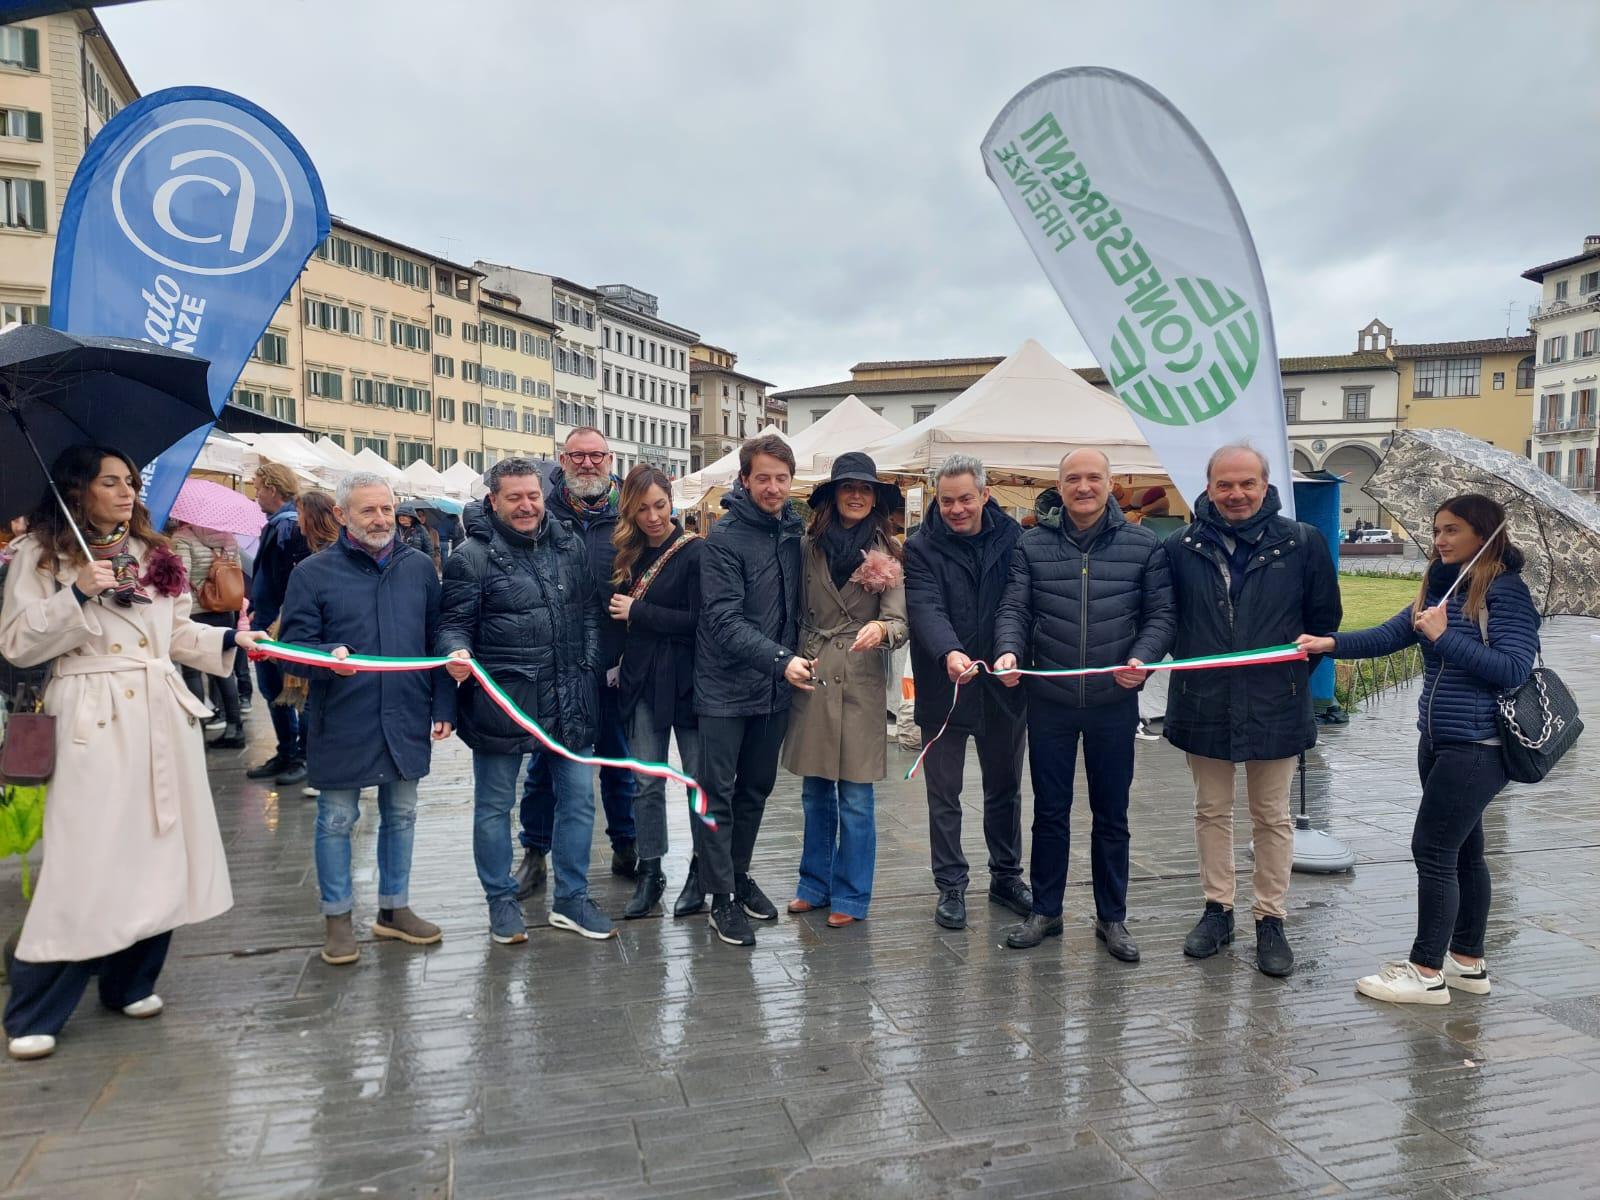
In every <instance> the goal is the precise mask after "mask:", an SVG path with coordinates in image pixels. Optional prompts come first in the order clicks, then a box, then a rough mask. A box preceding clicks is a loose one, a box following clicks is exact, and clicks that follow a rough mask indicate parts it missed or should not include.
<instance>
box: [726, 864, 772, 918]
mask: <svg viewBox="0 0 1600 1200" xmlns="http://www.w3.org/2000/svg"><path fill="white" fill-rule="evenodd" d="M733 898H734V899H735V900H737V901H738V902H739V907H740V908H742V909H744V911H745V913H746V915H747V916H749V918H750V919H751V920H752V921H776V920H777V919H778V906H777V905H776V904H774V903H773V902H772V901H771V900H768V899H767V894H766V893H765V892H763V891H762V890H761V889H760V888H758V887H757V886H756V881H755V880H754V879H751V878H750V876H748V875H736V876H734V880H733Z"/></svg>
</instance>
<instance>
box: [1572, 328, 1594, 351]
mask: <svg viewBox="0 0 1600 1200" xmlns="http://www.w3.org/2000/svg"><path fill="white" fill-rule="evenodd" d="M1573 349H1574V351H1575V353H1574V354H1573V357H1574V358H1593V357H1594V355H1595V353H1596V352H1597V351H1600V329H1585V330H1583V332H1581V333H1578V334H1575V335H1574V337H1573Z"/></svg>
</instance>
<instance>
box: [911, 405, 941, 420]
mask: <svg viewBox="0 0 1600 1200" xmlns="http://www.w3.org/2000/svg"><path fill="white" fill-rule="evenodd" d="M934 408H935V406H934V405H932V404H913V405H912V406H911V419H912V421H914V422H915V421H926V420H927V419H928V418H929V417H931V416H933V410H934Z"/></svg>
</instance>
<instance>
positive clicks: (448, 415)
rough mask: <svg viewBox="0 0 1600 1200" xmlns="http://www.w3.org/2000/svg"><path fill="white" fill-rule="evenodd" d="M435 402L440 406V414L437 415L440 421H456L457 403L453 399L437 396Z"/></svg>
mask: <svg viewBox="0 0 1600 1200" xmlns="http://www.w3.org/2000/svg"><path fill="white" fill-rule="evenodd" d="M434 401H435V403H436V404H437V405H438V412H437V414H436V415H437V416H438V418H439V420H441V421H454V420H455V419H456V402H455V400H454V399H453V398H452V397H450V396H436V397H435V398H434Z"/></svg>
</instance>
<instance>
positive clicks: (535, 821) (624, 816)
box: [517, 683, 639, 854]
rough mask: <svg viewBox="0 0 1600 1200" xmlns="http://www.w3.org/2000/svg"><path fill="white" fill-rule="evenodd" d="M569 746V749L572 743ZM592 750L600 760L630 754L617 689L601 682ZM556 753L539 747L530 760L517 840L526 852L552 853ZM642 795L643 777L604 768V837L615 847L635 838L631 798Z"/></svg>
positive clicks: (523, 791) (602, 802)
mask: <svg viewBox="0 0 1600 1200" xmlns="http://www.w3.org/2000/svg"><path fill="white" fill-rule="evenodd" d="M569 748H570V747H569ZM594 754H595V756H596V757H598V758H629V757H631V754H630V752H629V750H628V732H627V730H626V729H625V728H624V727H623V723H622V711H621V709H620V708H619V707H618V703H617V689H616V688H613V687H606V686H605V685H604V683H602V684H601V686H600V723H599V736H598V738H597V739H596V741H595V748H594ZM554 761H557V756H556V755H553V754H546V753H544V752H543V751H535V752H534V754H533V758H532V760H531V761H530V762H529V763H528V778H527V779H526V780H525V781H524V782H523V785H522V812H521V814H520V815H521V824H522V828H521V830H519V831H518V833H517V840H518V841H519V842H521V843H522V848H523V849H524V850H536V851H538V852H539V853H540V854H548V853H550V831H551V827H552V825H553V824H554V822H555V814H556V793H555V789H554V788H553V787H552V786H551V785H550V763H551V762H554ZM638 794H639V779H638V777H637V776H636V775H634V773H633V772H632V771H626V770H624V769H622V768H621V767H601V768H600V803H601V804H602V805H603V806H604V808H605V810H606V837H608V838H609V839H611V844H612V846H614V847H621V846H623V845H625V844H626V843H628V842H631V841H633V840H634V827H633V801H634V798H635V797H636V796H637V795H638Z"/></svg>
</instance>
